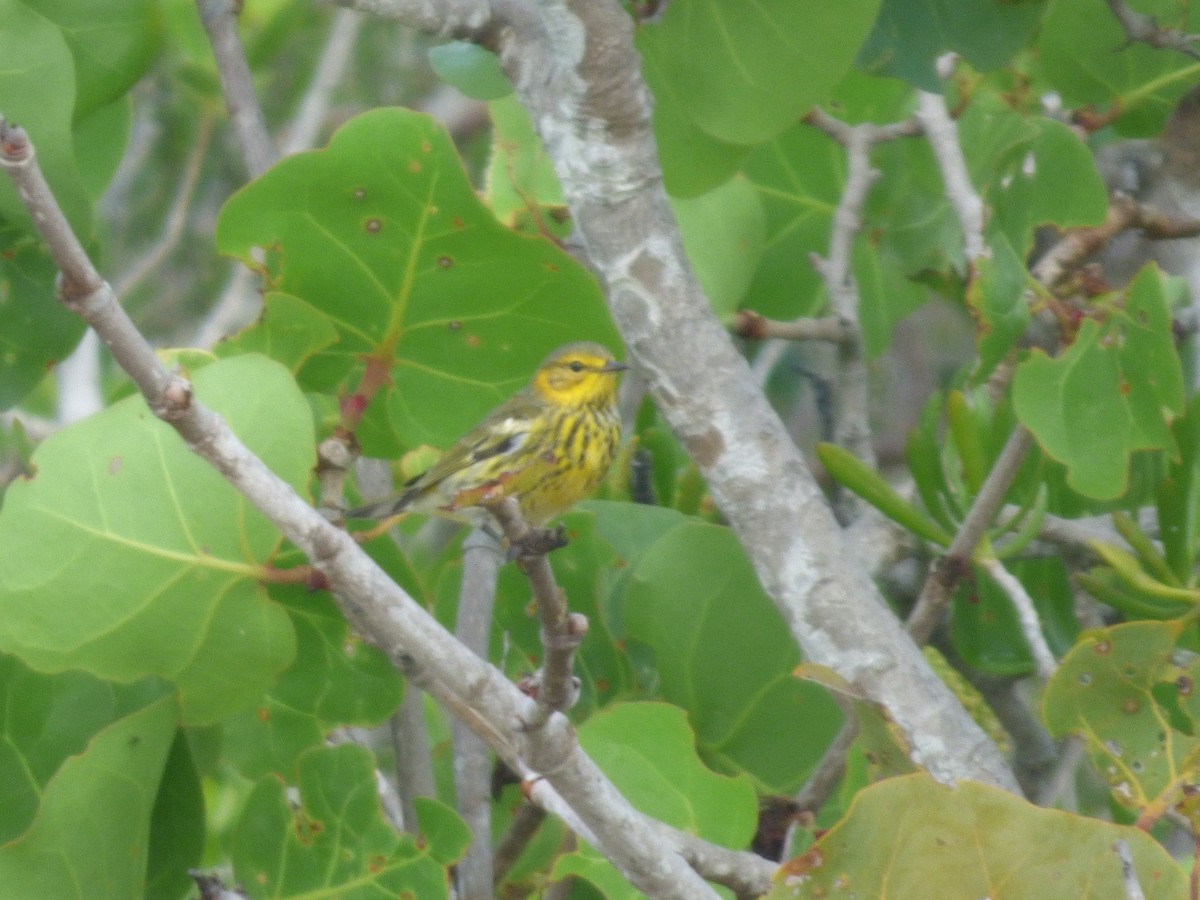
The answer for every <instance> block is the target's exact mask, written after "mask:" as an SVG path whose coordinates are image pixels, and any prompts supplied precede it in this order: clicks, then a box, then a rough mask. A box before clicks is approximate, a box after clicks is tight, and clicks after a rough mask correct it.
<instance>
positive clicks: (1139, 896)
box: [1113, 838, 1146, 900]
mask: <svg viewBox="0 0 1200 900" xmlns="http://www.w3.org/2000/svg"><path fill="white" fill-rule="evenodd" d="M1113 852H1114V853H1116V854H1117V859H1119V860H1120V861H1121V881H1122V883H1123V884H1124V885H1125V900H1146V895H1145V894H1144V893H1143V892H1142V886H1141V885H1140V884H1138V877H1137V867H1136V866H1134V864H1133V854H1132V853H1130V852H1129V844H1128V843H1126V841H1125V839H1124V838H1118V839H1117V840H1116V841H1115V842H1114V843H1113Z"/></svg>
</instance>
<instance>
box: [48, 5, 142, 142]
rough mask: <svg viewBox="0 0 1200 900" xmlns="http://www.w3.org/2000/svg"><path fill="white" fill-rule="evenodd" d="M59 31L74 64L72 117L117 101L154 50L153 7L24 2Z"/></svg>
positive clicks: (131, 83) (140, 75)
mask: <svg viewBox="0 0 1200 900" xmlns="http://www.w3.org/2000/svg"><path fill="white" fill-rule="evenodd" d="M25 3H26V4H28V5H29V7H30V8H32V9H34V10H36V11H37V12H39V13H41V14H42V15H43V16H45V17H46V18H47V19H49V20H50V21H51V22H53V23H54V24H55V25H57V26H58V27H59V28H60V29H61V30H62V33H63V37H64V38H65V39H66V41H67V46H68V47H70V48H71V55H72V56H73V57H74V60H75V83H76V85H78V92H79V93H78V96H77V97H76V99H75V118H76V119H82V118H83V117H85V116H87V115H89V114H90V113H92V112H94V111H95V110H97V109H99V108H100V107H102V106H107V105H108V104H110V103H112V102H113V101H114V100H116V99H117V98H119V97H121V96H122V95H123V94H125V92H126V91H128V90H129V89H130V88H131V87H133V85H134V83H135V82H136V81H137V80H138V79H139V78H141V77H142V75H143V74H144V73H145V71H146V69H147V68H149V66H150V64H151V62H153V60H154V55H155V52H156V51H157V49H158V40H159V25H158V15H157V11H156V9H155V6H154V4H151V3H146V2H144V0H25Z"/></svg>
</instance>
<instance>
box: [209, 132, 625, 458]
mask: <svg viewBox="0 0 1200 900" xmlns="http://www.w3.org/2000/svg"><path fill="white" fill-rule="evenodd" d="M217 244H218V246H219V248H220V249H221V250H222V251H223V252H225V253H230V254H233V255H235V256H237V257H239V258H241V259H243V260H244V261H247V262H251V261H252V257H251V251H252V248H253V247H256V246H258V247H264V248H267V257H268V260H267V262H268V269H269V270H270V272H271V276H270V284H269V285H268V287H269V289H272V290H281V291H284V292H287V293H290V294H292V295H294V296H296V297H299V298H301V299H302V300H304V301H305V302H306V303H308V304H309V305H311V306H312V307H313V308H314V309H316V310H319V311H320V312H321V313H322V314H324V315H325V316H327V317H328V319H329V321H330V322H331V323H332V324H333V326H334V327H335V328H336V330H337V334H338V342H337V343H336V344H333V345H331V346H329V347H327V348H326V349H324V350H322V351H320V352H319V353H317V354H316V355H315V356H313V357H312V358H311V359H310V360H309V361H308V362H307V363H306V364H305V365H304V366H303V367H302V368H301V369H300V372H299V376H298V377H299V381H300V384H301V386H302V387H304V388H305V389H306V390H312V391H318V392H326V393H327V392H332V391H334V390H336V389H340V390H342V391H344V392H349V391H352V390H354V389H356V387H355V386H356V383H357V381H358V380H359V379H361V377H362V373H363V361H364V359H365V358H367V357H372V358H374V359H376V360H379V361H380V362H381V363H382V364H383V365H384V366H386V367H387V369H388V374H389V379H388V380H387V382H386V384H385V386H384V387H383V388H382V390H381V395H379V396H376V397H375V398H374V401H373V402H371V403H370V405H369V407H368V408H367V413H366V416H365V418H364V422H363V426H364V427H363V430H362V432H360V434H359V439H360V441H361V442H362V444H363V449H364V452H366V453H368V454H371V455H376V456H398V455H400V451H401V449H403V448H405V447H412V446H416V445H419V444H423V443H428V444H433V445H435V446H446V445H448V444H449V443H450V442H451V441H452V440H454V439H455V438H457V437H458V436H459V435H460V434H462V433H463V432H464V431H466V430H467V429H468V428H469V427H471V426H472V425H474V424H475V423H476V422H477V421H478V420H479V419H480V418H482V416H483V415H484V414H485V413H486V412H487V411H488V410H489V409H490V408H491V407H493V406H495V405H496V403H497V402H498V401H500V400H502V399H504V398H505V397H507V396H508V395H509V394H511V393H513V392H514V391H515V390H516V389H517V388H519V387H521V386H522V385H524V384H525V382H526V381H527V379H528V378H529V375H530V373H531V372H532V371H533V369H534V368H535V367H536V366H537V363H538V362H539V361H540V360H541V358H542V357H543V356H545V355H546V354H547V353H548V352H549V351H551V350H552V349H554V348H555V347H557V346H559V345H561V344H565V343H568V342H570V341H575V340H580V339H585V338H591V339H596V340H599V341H601V342H603V343H607V344H609V345H610V346H614V348H615V345H616V333H615V331H614V329H613V326H612V323H611V321H610V320H609V318H608V314H607V312H606V310H605V307H604V303H603V300H602V298H601V295H600V291H599V288H598V287H597V285H596V282H595V280H594V279H593V277H592V276H591V274H590V273H588V272H587V271H585V270H584V269H583V268H582V267H581V266H580V265H579V264H578V263H576V262H575V261H574V260H572V259H571V258H570V257H569V256H567V255H566V254H565V253H564V252H563V251H562V250H560V249H559V248H558V247H557V246H555V245H554V244H552V243H551V242H549V241H546V240H542V239H534V238H525V237H521V236H519V235H516V234H514V233H513V232H512V231H510V230H508V229H507V228H505V227H504V226H503V225H501V224H500V223H499V222H497V221H496V220H495V218H494V217H493V216H492V214H491V212H490V211H489V210H488V209H487V208H486V207H485V206H484V205H483V204H482V203H481V202H480V201H479V198H478V197H477V196H476V195H475V191H474V188H473V187H472V185H471V183H470V181H469V180H468V179H467V177H466V174H465V173H464V172H463V169H462V164H461V163H460V161H459V159H458V157H457V155H456V154H455V152H454V148H453V145H452V143H451V142H450V139H449V137H448V136H447V134H446V133H445V131H444V130H443V129H442V128H441V126H439V125H437V124H436V123H435V122H434V121H433V120H432V119H431V118H429V117H428V116H425V115H421V114H419V113H414V112H411V111H408V110H402V109H377V110H374V111H372V112H369V113H365V114H364V115H361V116H358V117H357V118H355V119H353V120H351V121H350V122H348V123H347V124H346V125H344V126H343V127H342V128H341V129H340V130H339V131H338V132H337V133H336V134H335V135H334V136H333V139H332V140H331V141H330V144H329V147H328V148H327V149H325V150H319V151H313V152H309V153H301V154H298V155H295V156H291V157H288V158H287V159H285V160H283V161H282V162H280V163H279V164H278V165H276V166H275V167H274V168H272V169H271V170H270V171H268V172H267V173H266V174H265V175H263V176H262V177H261V178H259V179H258V180H257V181H255V182H253V183H252V184H250V185H248V186H247V187H245V188H243V189H242V190H241V191H240V192H238V193H237V194H235V195H234V196H233V197H232V198H231V199H230V200H229V202H228V203H227V204H226V205H225V208H224V209H223V210H222V212H221V216H220V219H219V221H218V224H217Z"/></svg>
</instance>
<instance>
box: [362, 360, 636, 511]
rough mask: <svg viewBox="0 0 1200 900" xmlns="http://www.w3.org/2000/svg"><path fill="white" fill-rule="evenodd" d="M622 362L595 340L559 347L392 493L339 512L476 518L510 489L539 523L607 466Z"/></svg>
mask: <svg viewBox="0 0 1200 900" xmlns="http://www.w3.org/2000/svg"><path fill="white" fill-rule="evenodd" d="M626 368H628V367H627V366H626V365H625V364H624V363H619V362H617V361H616V359H614V358H613V355H612V353H610V352H609V350H608V348H606V347H602V346H600V345H599V344H592V343H578V344H568V345H567V346H565V347H560V348H559V349H557V350H555V351H554V352H553V353H551V354H550V355H549V356H547V357H546V359H545V361H544V362H543V363H542V364H541V365H540V366H539V367H538V370H537V372H536V373H534V376H533V381H532V382H531V383H530V385H529V387H527V388H525V389H524V390H523V391H521V392H520V393H518V394H516V395H514V396H513V397H510V398H509V399H508V400H506V401H505V402H504V403H502V404H500V405H499V406H498V407H496V409H494V410H492V412H491V413H490V414H488V416H487V417H486V418H484V420H483V421H482V422H480V423H479V424H478V425H476V426H475V428H473V429H472V430H471V431H470V432H468V433H467V434H466V435H464V436H463V437H462V438H460V439H459V440H458V441H457V442H456V443H455V444H454V445H453V446H452V447H451V448H450V449H449V450H447V451H446V452H445V453H443V454H442V456H441V457H440V458H439V459H438V461H437V462H435V463H434V464H433V465H432V466H431V467H430V468H429V470H428V471H427V472H425V473H424V474H423V475H418V476H417V477H416V478H414V479H413V480H412V481H410V482H408V484H406V485H405V486H404V490H403V491H402V492H401V493H400V494H399V495H397V496H395V497H392V498H390V499H388V500H383V501H381V502H379V503H372V504H370V505H368V506H363V507H360V508H358V509H353V510H351V511H350V512H348V513H347V514H346V515H347V516H350V517H353V518H367V519H383V518H387V517H389V516H394V515H396V514H397V513H400V512H404V511H406V510H420V511H426V512H442V513H450V514H451V515H455V516H456V517H457V518H464V519H468V520H470V521H477V519H478V517H477V516H476V515H471V514H470V513H472V512H473V510H472V507H480V506H484V505H486V504H489V503H494V502H495V501H497V500H502V499H503V498H505V497H516V498H517V501H518V502H519V504H520V506H521V514H522V515H523V516H524V518H525V520H526V521H527V522H528V523H529V524H530V525H535V526H536V525H543V524H545V522H546V521H547V520H548V519H551V518H553V517H554V516H556V515H558V514H559V513H560V512H563V511H564V510H566V509H567V508H568V507H570V506H571V504H573V503H575V501H577V500H579V499H581V498H583V497H585V496H586V495H587V494H588V493H589V492H591V490H592V489H593V488H594V487H595V486H596V485H597V484H598V483H599V481H600V479H601V478H603V477H604V473H605V472H606V471H607V470H608V466H609V464H610V463H611V462H612V459H613V455H614V454H615V453H616V450H617V442H618V441H619V439H620V436H621V422H620V417H619V416H618V414H617V404H616V396H617V375H618V374H619V373H620V372H621V371H622V370H624V369H626ZM460 511H462V512H461V513H460ZM456 514H457V515H456Z"/></svg>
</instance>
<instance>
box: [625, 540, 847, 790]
mask: <svg viewBox="0 0 1200 900" xmlns="http://www.w3.org/2000/svg"><path fill="white" fill-rule="evenodd" d="M622 608H623V616H624V625H625V631H626V633H627V635H628V636H629V638H630V639H633V640H637V641H639V642H641V643H643V644H645V645H647V646H648V647H650V648H651V649H652V650H653V652H654V656H655V660H656V668H655V671H656V672H657V675H658V678H659V679H661V682H660V683H661V687H660V694H661V696H662V697H663V698H664V699H665V700H667V701H669V702H671V703H674V704H676V705H678V706H682V707H684V708H685V709H687V710H688V712H689V714H690V715H691V720H692V723H693V725H694V726H695V728H696V738H697V743H698V745H699V747H700V748H701V751H702V752H703V754H704V756H705V758H706V759H708V760H710V761H711V762H712V763H713V764H714V765H719V766H720V767H722V768H723V769H726V770H729V771H742V772H747V773H748V774H750V775H752V776H753V777H754V778H755V779H756V780H757V781H758V782H759V783H760V784H762V785H764V786H765V787H766V789H767V790H770V791H773V792H776V793H789V792H792V791H795V790H796V789H797V788H799V786H800V785H801V784H802V783H803V782H804V779H805V778H806V777H807V776H808V774H809V772H810V771H811V769H812V767H813V766H814V765H815V764H816V762H817V760H818V759H820V756H821V754H822V753H823V752H824V750H825V747H826V746H827V745H828V743H829V741H830V740H831V739H832V737H833V735H834V733H835V732H836V731H837V729H838V727H839V726H840V725H841V721H842V717H841V715H840V713H839V712H838V711H837V708H836V706H835V705H834V704H833V701H832V700H831V699H830V698H829V695H828V694H827V693H826V692H825V691H824V690H823V689H821V688H819V687H817V686H816V685H813V684H811V683H808V682H803V681H799V680H797V679H795V678H793V677H792V675H791V673H792V669H794V668H795V667H796V665H797V663H799V662H800V656H799V653H798V651H797V650H796V645H795V642H794V641H793V640H792V638H791V635H790V634H789V632H788V629H787V628H786V626H785V625H784V623H783V621H782V619H781V618H780V615H779V612H778V610H777V609H776V608H775V606H774V604H773V603H772V602H771V600H770V598H768V597H767V595H766V594H765V593H764V592H763V589H762V587H761V586H760V585H759V582H758V578H757V576H756V575H755V573H754V569H753V567H752V566H751V565H750V562H749V560H748V559H747V558H746V553H745V551H744V550H743V549H742V547H741V545H740V544H739V543H738V542H737V538H736V537H734V535H733V533H732V532H731V531H730V530H729V529H728V528H723V527H720V526H717V525H708V524H704V523H701V522H697V521H695V520H689V521H686V522H684V523H683V524H681V525H679V526H678V527H675V528H672V529H670V530H669V531H667V532H666V533H665V534H664V535H663V536H662V537H661V538H659V539H658V540H657V541H656V542H655V543H654V544H653V545H652V546H651V547H650V548H649V549H648V550H646V552H645V553H644V554H643V555H642V556H641V557H640V558H639V559H638V561H637V562H636V564H635V565H634V567H633V569H632V571H631V574H630V578H629V582H628V585H627V587H626V589H625V596H624V600H623V607H622ZM714 660H737V665H736V666H734V667H733V668H730V667H728V666H724V665H717V664H715V663H714Z"/></svg>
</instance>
